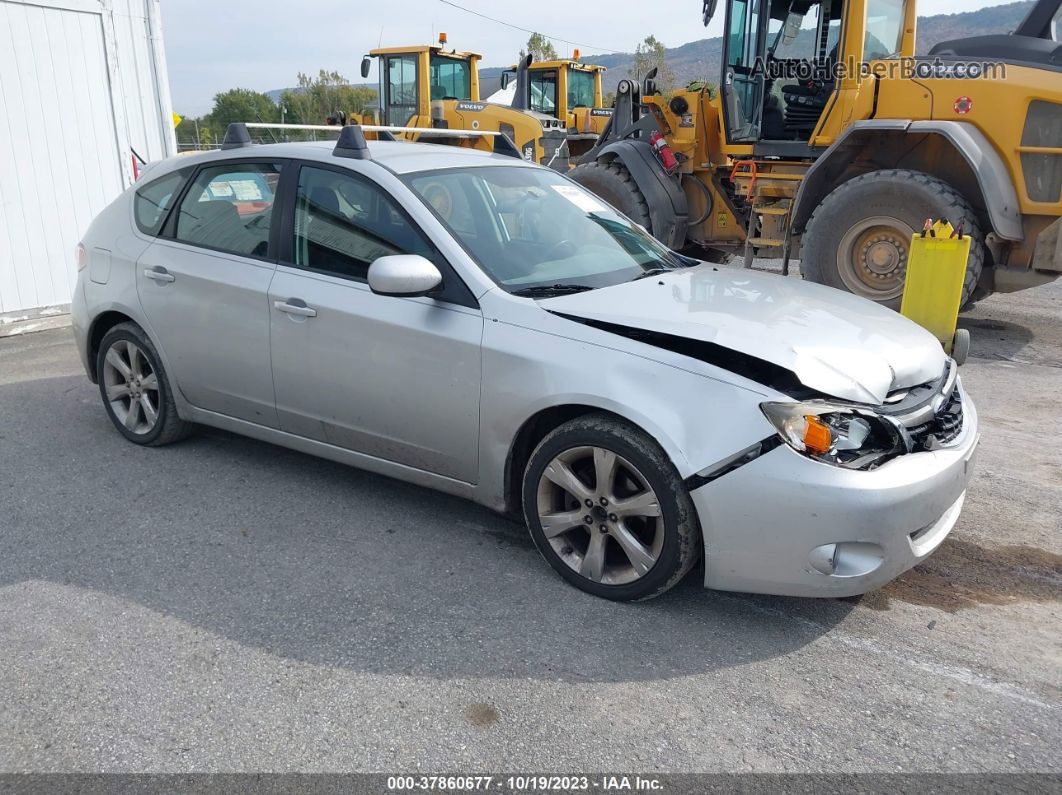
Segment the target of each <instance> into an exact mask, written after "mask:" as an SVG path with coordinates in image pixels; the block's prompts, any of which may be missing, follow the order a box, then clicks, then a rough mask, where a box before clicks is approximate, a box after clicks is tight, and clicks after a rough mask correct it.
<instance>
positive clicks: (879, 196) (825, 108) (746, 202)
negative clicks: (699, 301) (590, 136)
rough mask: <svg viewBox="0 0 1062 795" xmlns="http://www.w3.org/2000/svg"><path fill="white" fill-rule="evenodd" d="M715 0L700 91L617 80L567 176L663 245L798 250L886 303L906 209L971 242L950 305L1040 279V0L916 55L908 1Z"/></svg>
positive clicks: (1048, 135) (1044, 204)
mask: <svg viewBox="0 0 1062 795" xmlns="http://www.w3.org/2000/svg"><path fill="white" fill-rule="evenodd" d="M719 3H720V4H721V5H722V6H723V9H722V11H723V13H725V17H726V24H725V31H726V36H725V38H724V46H723V60H722V75H721V80H720V87H719V93H718V98H717V99H713V98H711V97H710V96H709V93H708V91H707V90H697V91H694V90H685V91H679V92H678V93H676V94H675V95H674V96H672V97H663V96H661V95H660V94H659V93H658V92H657V91H656V90H655V87H654V85H653V80H652V75H650V76H649V77H647V79H646V80H645V81H644V82H643V84H642V85H641V86H639V85H637V84H635V83H634V82H632V81H629V80H625V81H622V82H621V83H620V85H619V87H618V90H617V99H616V108H615V112H614V116H613V119H612V123H611V125H610V127H609V129H608V130H607V132H606V133H605V134H604V135H602V136H601V138H600V139H599V140H598V142H597V144H596V145H595V147H594V148H593V149H592V150H591V151H590V152H589V153H588V154H587V155H586V156H584V157H583V158H582V159H581V161H580V165H578V166H577V167H576V168H575V169H574V170H573V171H572V172H571V176H572V177H573V178H574V179H576V180H577V181H579V182H580V183H582V184H583V185H585V186H586V187H588V188H590V189H591V190H594V191H596V192H597V193H598V194H600V195H601V196H602V197H603V198H605V199H606V200H607V201H610V202H611V203H613V204H614V205H615V206H617V207H618V208H620V209H621V210H623V211H624V212H626V213H627V214H628V215H629V216H631V217H632V218H633V219H635V220H636V221H639V222H640V223H642V224H643V225H644V226H645V227H646V228H648V229H649V230H650V231H651V232H652V233H653V234H654V235H655V236H656V237H657V238H659V239H660V240H661V241H663V242H664V243H666V244H667V245H669V246H671V247H672V248H676V249H684V248H690V249H691V250H693V252H697V251H699V252H701V256H705V254H704V252H714V253H716V254H721V255H724V256H725V255H727V254H735V253H744V255H745V264H746V265H747V266H750V265H751V263H752V261H753V259H754V258H755V257H770V258H782V259H783V261H784V263H785V264H784V266H783V268H784V270H785V271H786V272H787V270H788V262H789V258H790V256H799V257H800V261H801V271H802V273H803V275H804V277H805V278H807V279H810V280H812V281H816V282H820V283H822V284H827V285H832V286H834V287H838V288H840V289H843V290H848V291H849V292H852V293H855V294H857V295H861V296H864V297H867V298H871V299H873V300H875V301H878V302H880V303H883V304H886V305H888V306H891V307H894V308H898V307H899V305H900V298H901V295H902V293H903V286H904V279H905V273H906V264H907V258H908V255H909V249H910V245H911V244H910V241H911V239H912V235H913V233H914V232H915V230H918V229H921V228H922V224H923V223H924V221H925V219H926V218H933V219H946V220H948V221H950V222H951V223H952V224H953V225H954V226H956V227H958V226H959V225H960V224H961V225H962V226H963V228H964V229H965V230H966V234H967V235H969V236H970V238H972V247H971V252H970V257H969V262H968V266H967V272H966V278H965V281H964V285H963V297H962V300H963V303H964V304H966V303H969V302H970V301H971V300H976V299H977V298H978V297H981V296H983V295H986V294H988V293H990V292H993V291H1002V292H1009V291H1013V290H1020V289H1023V288H1026V287H1032V286H1035V285H1038V284H1043V283H1045V282H1048V281H1050V280H1052V279H1055V278H1057V277H1058V276H1059V273H1060V272H1062V239H1060V238H1062V236H1060V234H1059V230H1060V228H1062V220H1060V217H1062V45H1060V44H1059V29H1060V26H1062V20H1060V0H1039V2H1038V3H1037V4H1036V5H1035V6H1034V7H1033V8H1032V10H1031V11H1030V12H1029V14H1028V16H1027V17H1026V19H1025V20H1024V22H1023V23H1022V24H1021V26H1020V27H1019V28H1018V29H1017V30H1016V31H1015V32H1014V33H1013V34H1008V35H998V36H982V37H976V38H970V39H965V40H957V41H951V42H943V43H941V44H938V45H937V46H936V47H934V48H933V49H932V50H931V51H930V53H929V55H927V56H919V57H916V56H915V35H916V32H915V21H916V17H917V10H916V4H915V0H719ZM716 5H717V2H716V0H707V1H706V2H705V4H704V6H705V8H704V19H705V24H707V22H708V20H709V19H711V17H712V15H713V14H714V13H715V12H716V10H717V8H716ZM709 257H710V255H709Z"/></svg>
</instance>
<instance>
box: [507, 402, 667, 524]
mask: <svg viewBox="0 0 1062 795" xmlns="http://www.w3.org/2000/svg"><path fill="white" fill-rule="evenodd" d="M587 414H605V415H608V416H610V417H614V418H615V419H617V420H619V421H621V422H625V423H627V424H628V425H631V426H632V427H634V428H637V429H638V430H639V431H641V432H642V433H644V434H646V435H647V436H648V437H649V438H651V439H652V440H653V441H655V442H656V443H657V444H658V445H660V447H661V448H662V449H663V451H664V454H665V455H667V457H668V459H669V460H670V461H671V463H672V464H673V465H674V466H675V468H676V469H678V470H679V471H680V473H681V471H682V469H683V467H682V466H681V465H680V462H679V461H676V458H675V456H676V448H675V447H674V445H673V444H672V443H671V440H669V439H667V438H661V436H662V434H661V433H660V432H659V431H656V432H654V429H653V428H647V427H646V425H647V423H645V422H641V421H639V420H637V419H635V418H632V417H630V416H626V415H624V414H622V413H620V412H618V411H615V410H613V409H611V408H605V407H602V406H599V405H593V404H590V403H584V402H578V403H558V404H555V405H552V406H546V407H544V408H540V409H539V410H538V411H536V412H535V413H534V414H532V415H531V416H530V417H528V418H527V419H526V420H524V422H523V423H522V424H521V426H520V428H519V430H517V432H516V433H515V434H514V436H513V439H512V442H511V444H510V445H509V451H508V454H507V455H506V457H505V476H504V482H503V484H502V488H503V490H504V493H503V498H504V511H505V513H508V514H513V515H516V516H522V513H523V496H522V493H523V472H524V468H525V467H526V466H527V462H528V460H529V459H530V458H531V453H533V452H534V450H535V448H536V447H537V446H538V444H539V442H541V441H542V440H543V439H544V438H546V436H547V435H548V434H549V433H550V432H551V431H553V430H555V429H556V428H559V427H560V426H561V425H563V424H564V423H566V422H568V421H570V420H573V419H575V418H576V417H583V416H586V415H587Z"/></svg>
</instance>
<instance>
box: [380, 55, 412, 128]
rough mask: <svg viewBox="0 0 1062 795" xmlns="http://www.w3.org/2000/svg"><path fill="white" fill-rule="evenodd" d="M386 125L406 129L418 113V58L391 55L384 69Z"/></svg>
mask: <svg viewBox="0 0 1062 795" xmlns="http://www.w3.org/2000/svg"><path fill="white" fill-rule="evenodd" d="M384 96H385V98H386V99H385V102H386V104H385V106H384V116H385V123H386V124H389V125H391V126H394V127H404V126H406V124H407V123H408V122H409V120H410V118H412V117H413V115H414V114H416V112H417V56H416V55H389V56H388V57H387V61H386V68H385V69H384Z"/></svg>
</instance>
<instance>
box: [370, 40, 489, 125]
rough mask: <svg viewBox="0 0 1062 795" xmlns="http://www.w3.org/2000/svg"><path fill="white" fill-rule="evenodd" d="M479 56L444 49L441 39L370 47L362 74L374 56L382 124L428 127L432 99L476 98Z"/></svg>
mask: <svg viewBox="0 0 1062 795" xmlns="http://www.w3.org/2000/svg"><path fill="white" fill-rule="evenodd" d="M481 57H482V56H480V54H479V53H474V52H457V51H455V50H450V49H447V48H446V40H445V38H442V39H441V41H440V43H439V44H438V45H431V46H420V47H383V48H378V49H375V50H370V52H369V54H368V56H366V58H365V60H364V61H362V77H368V74H369V65H370V63H371V61H370V59H371V58H376V59H377V60H378V67H379V81H380V114H381V121H382V122H383V123H384V124H386V125H391V126H396V127H431V126H433V125H432V119H433V114H432V103H433V102H439V101H442V100H458V101H471V102H478V101H479V70H478V62H479V59H480V58H481ZM436 115H437V114H436Z"/></svg>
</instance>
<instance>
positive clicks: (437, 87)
mask: <svg viewBox="0 0 1062 795" xmlns="http://www.w3.org/2000/svg"><path fill="white" fill-rule="evenodd" d="M428 68H429V77H430V78H431V82H430V85H431V98H432V99H471V98H472V70H471V69H470V68H469V65H468V61H463V60H458V59H456V58H447V57H446V56H443V55H435V54H434V53H433V54H432V56H431V60H430V62H429V67H428Z"/></svg>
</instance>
